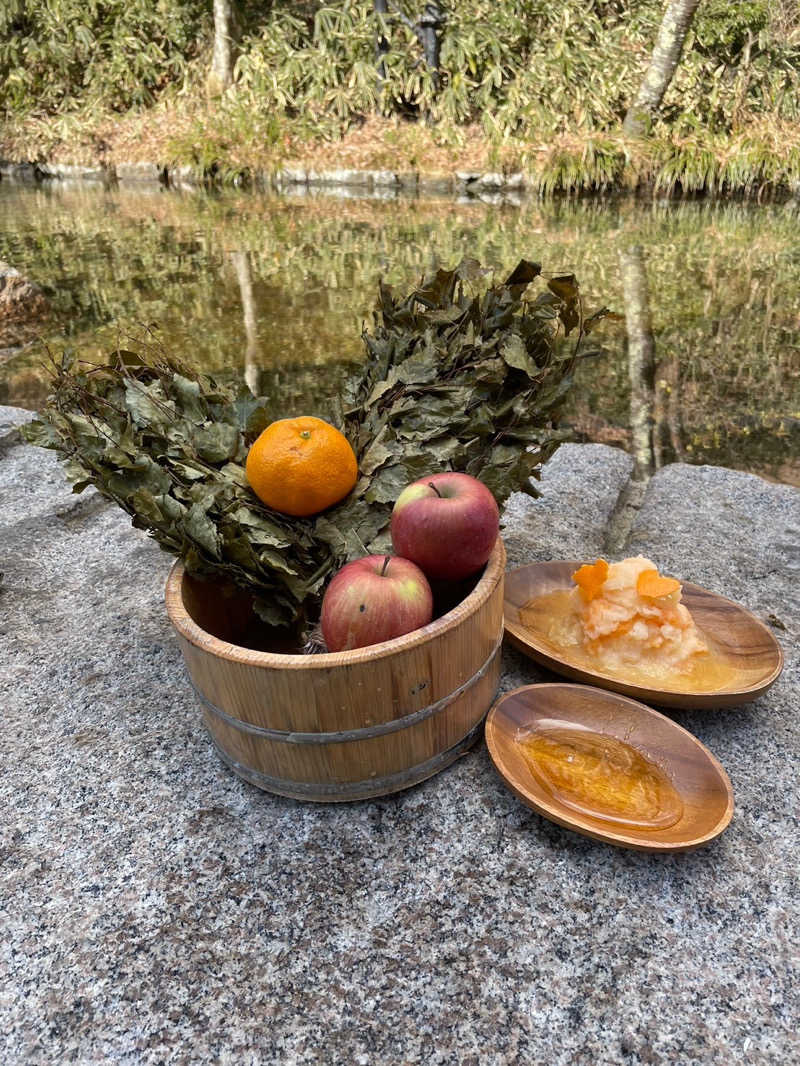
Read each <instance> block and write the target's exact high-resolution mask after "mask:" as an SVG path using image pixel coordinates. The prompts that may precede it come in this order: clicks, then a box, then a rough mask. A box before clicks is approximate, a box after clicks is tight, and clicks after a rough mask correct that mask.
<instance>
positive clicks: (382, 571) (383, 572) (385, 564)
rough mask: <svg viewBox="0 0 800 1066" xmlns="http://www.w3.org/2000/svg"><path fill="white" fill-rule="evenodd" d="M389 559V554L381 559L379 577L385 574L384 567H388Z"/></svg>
mask: <svg viewBox="0 0 800 1066" xmlns="http://www.w3.org/2000/svg"><path fill="white" fill-rule="evenodd" d="M390 559H391V555H387V556H386V558H385V559H384V560H383V569H382V570H381V577H384V576H385V574H386V568H387V567H388V565H389V560H390Z"/></svg>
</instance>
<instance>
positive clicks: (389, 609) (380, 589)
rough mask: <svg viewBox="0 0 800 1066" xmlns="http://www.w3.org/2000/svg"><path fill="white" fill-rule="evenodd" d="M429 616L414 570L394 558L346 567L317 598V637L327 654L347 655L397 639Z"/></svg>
mask: <svg viewBox="0 0 800 1066" xmlns="http://www.w3.org/2000/svg"><path fill="white" fill-rule="evenodd" d="M432 617H433V594H432V592H431V587H430V585H429V584H428V580H427V578H426V577H425V575H424V574H423V572H422V571H421V570H420V568H419V567H418V566H416V565H415V564H414V563H412V562H410V561H409V560H408V559H400V558H399V557H398V556H396V555H368V556H366V558H364V559H355V560H353V562H352V563H347V565H346V566H343V567H342V569H341V570H340V571H339V572H338V574H336V575H335V577H334V578H333V580H332V581H331V583H330V585H328V588H327V590H326V592H325V595H324V597H323V599H322V617H321V618H320V624H321V626H322V636H323V637H324V638H325V643H326V644H327V646H328V650H329V651H348V650H350V649H352V648H364V647H366V646H367V645H368V644H380V643H381V642H382V641H384V640H392V639H394V637H402V636H403V634H404V633H410V632H412V630H414V629H419V627H420V626H426V625H427V624H428V622H430V620H431V618H432Z"/></svg>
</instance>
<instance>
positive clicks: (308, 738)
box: [189, 633, 503, 788]
mask: <svg viewBox="0 0 800 1066" xmlns="http://www.w3.org/2000/svg"><path fill="white" fill-rule="evenodd" d="M502 643H503V634H502V633H501V634H500V638H499V640H498V641H497V643H496V644H495V646H494V647H493V648H492V650H491V652H490V653H489V657H488V659H487V660H486V662H485V663H484V664H483V666H481V668H480V669H479V670H478V671H477V672H476V673H474V674H473V675H472V677H470V678H468V680H466V681H465V682H464V683H463V684H462V685H459V686H458V688H456V689H454V690H453V691H452V692H449V693H448V694H447V695H446V696H443V697H442V698H441V699H440V700H437V701H436V702H435V703H430V704H428V706H427V707H422V708H421V709H420V710H418V711H414V712H413V713H412V714H407V715H406V716H405V717H404V718H393V719H392V720H391V721H389V722H379V723H378V724H377V725H373V726H365V727H364V728H362V729H343V730H340V731H339V732H335V733H294V732H291V731H289V730H284V729H266V728H265V727H264V726H259V725H252V724H251V723H250V722H243V721H242V720H241V719H240V718H234V717H233V715H230V714H228V713H227V711H223V710H222V709H221V708H219V707H217V706H215V704H213V703H211V701H210V700H209V699H208V698H207V697H206V696H205V695H204V694H203V693H202V692H201V691H200V689H199V688H198V687H197V685H195V683H194V681H193V680H192V677H191V675H190V676H189V681H190V683H191V685H192V688H193V689H194V691H195V694H196V695H197V698H198V699H199V700H200V702H201V703H202V704H203V706H204V707H205V708H206V709H207V710H208V711H210V712H211V713H212V714H213V715H214V716H215V717H216V718H219V719H221V720H222V721H223V722H225V724H226V725H229V726H230V727H231V728H232V729H236V730H238V731H239V732H241V733H250V734H251V735H253V736H256V737H263V738H264V739H265V740H277V741H280V742H282V743H284V744H341V743H343V742H345V741H348V740H369V739H371V738H372V737H380V736H385V735H386V734H387V733H397V732H399V730H401V729H408V728H409V726H412V725H416V724H417V722H422V721H424V720H425V719H426V718H430V717H431V715H434V714H437V713H438V712H439V711H442V710H444V708H445V707H449V706H450V704H451V703H453V702H455V700H457V699H458V698H459V696H462V695H463V694H464V693H465V692H467V691H468V690H469V689H471V688H472V686H473V685H476V684H477V683H478V682H479V681H480V680H481V678H483V677H485V675H486V674H487V673H488V672H489V670H490V669H491V666H492V663H493V662H494V660H495V658H496V657H497V655H498V653H499V651H500V647H501V645H502ZM228 761H229V760H228ZM239 772H240V771H239V770H237V773H239ZM248 772H252V771H248ZM242 776H244V775H242ZM264 787H265V788H266V787H268V786H264ZM315 787H316V786H315ZM320 787H322V786H320Z"/></svg>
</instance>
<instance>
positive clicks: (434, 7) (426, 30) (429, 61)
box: [417, 0, 445, 90]
mask: <svg viewBox="0 0 800 1066" xmlns="http://www.w3.org/2000/svg"><path fill="white" fill-rule="evenodd" d="M444 23H445V15H444V12H443V11H442V8H441V5H440V4H439V3H437V2H436V0H431V2H429V3H427V4H426V5H425V10H424V11H423V13H422V17H421V18H420V20H419V22H418V24H417V25H418V27H419V29H418V36H419V39H420V43H421V44H422V48H423V51H424V52H425V63H426V65H427V67H428V69H429V70H430V72H431V78H432V80H433V86H434V89H436V90H438V88H439V55H440V53H441V48H442V37H441V33H442V26H443V25H444Z"/></svg>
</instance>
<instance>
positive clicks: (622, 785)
mask: <svg viewBox="0 0 800 1066" xmlns="http://www.w3.org/2000/svg"><path fill="white" fill-rule="evenodd" d="M516 741H517V743H518V744H519V746H520V748H521V749H522V754H523V755H524V757H525V762H526V763H527V765H528V768H529V769H530V771H531V773H532V774H533V777H534V779H535V780H536V781H537V782H538V784H539V785H540V786H541V787H542V788H543V789H544V790H545V791H546V792H548V793H549V794H550V795H551V796H552V797H553V799H555V800H557V801H558V802H559V803H561V804H563V806H565V807H569V808H570V809H571V810H573V811H577V812H578V813H579V814H583V815H586V816H588V817H590V818H595V819H597V820H598V821H602V822H611V823H614V824H616V825H620V826H624V827H626V828H629V829H650V830H652V829H656V830H657V829H669V827H670V826H673V825H675V823H676V822H679V821H680V819H681V818H682V817H683V801H682V800H681V798H680V796H679V795H678V793H677V792H676V790H675V787H674V786H673V784H672V782H671V781H670V779H669V777H668V776H667V775H666V773H665V772H664V771H663V770H662V769H661V767H659V766H657V765H656V764H655V763H654V762H651V760H650V759H648V758H646V757H645V756H644V755H643V754H642V753H641V752H640V751H637V749H636V748H633V747H631V745H630V744H626V743H625V742H624V741H623V740H619V739H617V737H612V736H608V735H603V734H601V733H595V732H593V731H592V730H591V729H587V728H586V727H585V726H582V725H579V724H577V723H575V722H562V721H558V720H556V719H542V720H541V721H540V722H538V723H537V726H536V730H535V731H534V732H521V733H520V734H519V735H518V736H517V737H516Z"/></svg>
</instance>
